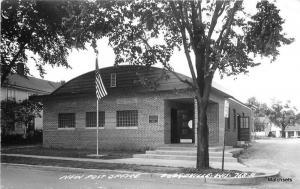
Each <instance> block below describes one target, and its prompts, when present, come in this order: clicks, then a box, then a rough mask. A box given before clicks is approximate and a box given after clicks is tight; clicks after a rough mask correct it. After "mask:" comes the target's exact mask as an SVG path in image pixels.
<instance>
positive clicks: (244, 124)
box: [240, 117, 249, 129]
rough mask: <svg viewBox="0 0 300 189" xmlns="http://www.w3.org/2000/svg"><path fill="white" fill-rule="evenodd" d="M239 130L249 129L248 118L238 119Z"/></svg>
mask: <svg viewBox="0 0 300 189" xmlns="http://www.w3.org/2000/svg"><path fill="white" fill-rule="evenodd" d="M240 124H241V128H244V129H247V128H249V117H241V119H240Z"/></svg>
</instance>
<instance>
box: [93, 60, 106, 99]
mask: <svg viewBox="0 0 300 189" xmlns="http://www.w3.org/2000/svg"><path fill="white" fill-rule="evenodd" d="M95 75H96V96H97V99H98V100H99V99H101V98H103V97H104V96H106V95H107V92H106V89H105V86H104V85H103V82H102V79H101V75H100V71H99V67H98V57H97V58H96V71H95Z"/></svg>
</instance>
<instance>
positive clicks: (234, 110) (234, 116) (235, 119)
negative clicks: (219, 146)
mask: <svg viewBox="0 0 300 189" xmlns="http://www.w3.org/2000/svg"><path fill="white" fill-rule="evenodd" d="M232 113H233V130H236V125H237V123H236V121H237V116H236V109H232Z"/></svg>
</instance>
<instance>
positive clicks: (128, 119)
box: [117, 110, 138, 127]
mask: <svg viewBox="0 0 300 189" xmlns="http://www.w3.org/2000/svg"><path fill="white" fill-rule="evenodd" d="M137 126H138V111H137V110H125V111H117V127H137Z"/></svg>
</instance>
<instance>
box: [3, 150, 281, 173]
mask: <svg viewBox="0 0 300 189" xmlns="http://www.w3.org/2000/svg"><path fill="white" fill-rule="evenodd" d="M1 155H4V156H10V157H27V158H38V159H53V160H69V161H79V162H95V163H97V162H98V163H119V164H133V165H150V166H166V167H182V168H195V167H196V162H195V161H186V160H164V159H147V160H145V159H142V158H124V159H92V158H70V157H54V156H38V155H24V154H1ZM210 166H211V167H212V168H219V169H220V168H221V166H222V164H221V163H217V162H211V163H210ZM224 169H226V170H238V171H244V172H256V173H266V174H270V173H274V172H276V171H277V170H266V169H261V168H254V167H247V166H245V165H243V164H240V163H238V162H225V164H224Z"/></svg>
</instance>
